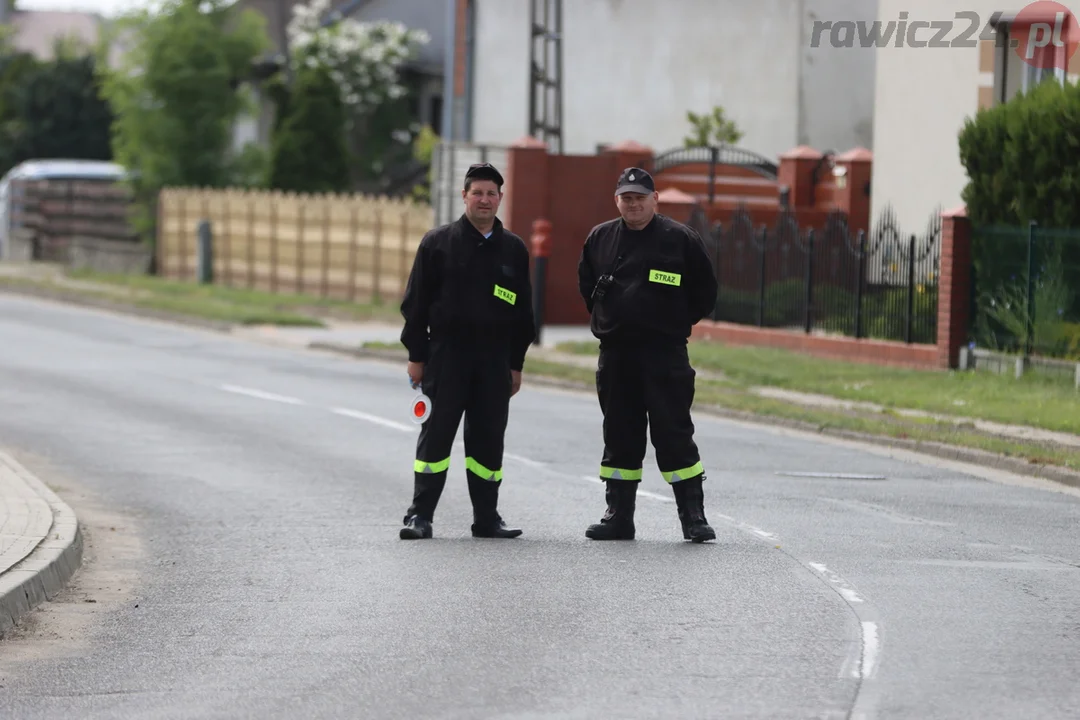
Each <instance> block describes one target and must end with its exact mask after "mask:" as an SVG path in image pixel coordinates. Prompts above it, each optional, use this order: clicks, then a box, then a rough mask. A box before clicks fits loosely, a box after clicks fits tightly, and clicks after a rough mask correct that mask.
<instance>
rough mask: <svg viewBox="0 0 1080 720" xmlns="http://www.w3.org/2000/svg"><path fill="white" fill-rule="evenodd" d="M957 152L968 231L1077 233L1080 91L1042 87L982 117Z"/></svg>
mask: <svg viewBox="0 0 1080 720" xmlns="http://www.w3.org/2000/svg"><path fill="white" fill-rule="evenodd" d="M959 146H960V161H961V163H962V164H963V166H964V168H965V169H966V170H967V175H968V183H967V186H966V187H965V188H964V190H963V193H962V197H963V200H964V202H965V204H966V205H967V212H968V217H970V218H971V221H972V223H973V224H975V225H976V226H981V225H1008V226H1024V225H1027V223H1028V222H1029V221H1030V220H1035V221H1036V222H1038V224H1039V225H1040V226H1042V227H1056V228H1068V227H1080V202H1077V198H1078V197H1080V87H1077V86H1076V85H1074V84H1071V83H1066V84H1065V85H1061V84H1060V83H1058V82H1051V81H1047V82H1043V83H1041V84H1040V85H1038V86H1037V87H1035V88H1034V89H1032V90H1030V91H1029V92H1027V93H1026V94H1022V95H1018V96H1016V97H1015V98H1013V99H1012V100H1010V101H1009V102H1007V103H1004V104H1001V105H998V106H995V107H992V108H988V109H984V110H980V111H979V112H978V113H977V114H976V115H975V117H973V118H970V119H968V120H967V122H966V123H965V124H964V127H963V129H962V130H961V132H960V135H959Z"/></svg>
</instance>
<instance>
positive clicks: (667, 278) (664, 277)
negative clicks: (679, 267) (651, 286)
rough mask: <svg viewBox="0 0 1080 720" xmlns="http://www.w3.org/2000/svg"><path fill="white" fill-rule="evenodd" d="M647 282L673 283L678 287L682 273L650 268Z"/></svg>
mask: <svg viewBox="0 0 1080 720" xmlns="http://www.w3.org/2000/svg"><path fill="white" fill-rule="evenodd" d="M649 282H654V283H660V284H661V285H674V286H675V287H678V286H679V285H681V284H682V275H678V274H676V273H669V272H663V271H661V270H652V271H650V272H649Z"/></svg>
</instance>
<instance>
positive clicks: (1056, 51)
mask: <svg viewBox="0 0 1080 720" xmlns="http://www.w3.org/2000/svg"><path fill="white" fill-rule="evenodd" d="M1009 35H1010V36H1011V37H1010V40H1011V41H1012V42H1011V43H1010V44H1015V46H1016V54H1017V55H1019V56H1020V59H1021V60H1023V61H1024V62H1026V63H1027V64H1028V65H1031V66H1033V67H1037V68H1039V69H1041V70H1052V69H1055V68H1061V69H1062V70H1063V71H1064V70H1065V69H1066V68H1067V67H1068V65H1069V59H1070V58H1072V56H1073V54H1074V53H1075V52H1076V48H1077V47H1078V46H1080V28H1077V25H1076V17H1075V16H1074V15H1073V14H1072V12H1071V11H1070V10H1069V8H1067V7H1065V6H1064V5H1062V4H1061V3H1059V2H1053V1H1052V0H1038V1H1037V2H1033V3H1030V4H1028V5H1025V6H1024V8H1023V9H1022V10H1020V12H1018V13H1016V17H1015V18H1014V19H1013V22H1012V25H1011V28H1010V30H1009Z"/></svg>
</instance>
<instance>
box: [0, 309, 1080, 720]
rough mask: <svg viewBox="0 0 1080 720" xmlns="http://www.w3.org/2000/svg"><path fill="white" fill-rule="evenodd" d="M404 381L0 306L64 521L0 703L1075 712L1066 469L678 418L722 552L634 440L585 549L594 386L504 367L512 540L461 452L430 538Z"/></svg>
mask: <svg viewBox="0 0 1080 720" xmlns="http://www.w3.org/2000/svg"><path fill="white" fill-rule="evenodd" d="M412 394H413V393H412V391H411V390H410V389H409V388H408V384H407V381H406V376H405V371H404V368H403V367H397V366H395V365H390V364H385V363H377V362H361V361H357V360H354V359H348V358H341V357H335V356H330V355H323V354H317V353H311V352H304V351H298V350H291V349H287V348H281V347H269V346H264V345H259V344H255V343H251V342H247V341H241V340H237V339H233V338H229V337H227V336H223V335H218V334H213V333H209V332H201V331H197V330H190V329H181V328H176V327H172V326H167V325H158V324H152V323H149V322H143V321H139V320H134V319H128V318H121V317H116V316H110V315H107V314H102V313H95V312H90V311H83V310H79V309H75V308H70V307H66V306H60V305H53V304H48V303H44V302H38V301H30V300H25V299H18V298H14V297H11V296H5V295H0V444H2V445H4V446H5V447H7V448H8V449H10V450H11V451H12V452H13V454H14V455H15V456H16V457H17V458H18V459H19V460H20V461H21V462H22V463H23V464H25V465H26V466H27V467H29V468H30V469H31V470H32V471H34V472H36V473H37V474H38V475H39V476H40V477H41V478H42V479H43V480H44V481H46V482H47V483H49V484H50V485H51V486H53V487H54V488H55V489H56V490H57V491H58V492H59V493H60V494H61V496H62V497H64V498H65V500H66V501H67V502H68V503H69V504H71V506H72V507H73V508H74V510H75V511H76V513H78V514H79V515H80V518H81V519H82V520H83V522H84V523H85V524H86V525H87V538H88V552H87V560H86V563H85V566H84V567H83V569H82V570H80V572H79V573H78V574H77V575H76V578H75V581H74V583H73V585H72V587H71V589H70V591H69V592H68V593H67V594H66V595H65V597H64V598H62V599H61V600H60V601H58V602H54V603H50V604H49V606H48V607H47V608H46V609H45V610H44V611H42V612H40V613H37V614H36V617H35V619H34V620H33V621H32V622H31V623H30V625H29V626H28V627H27V628H26V629H25V630H24V631H22V632H21V633H20V634H19V635H17V636H15V637H12V638H9V639H6V640H5V641H4V642H3V643H0V716H2V717H4V718H12V719H13V720H15V719H17V718H27V719H37V718H70V717H78V718H139V719H140V720H150V719H154V718H247V717H252V718H299V717H303V718H389V719H395V718H414V717H416V718H419V717H423V718H454V719H457V718H462V719H464V718H469V719H473V718H483V719H488V718H490V719H503V718H506V719H509V718H514V719H515V720H538V719H540V718H571V719H576V718H582V719H584V718H590V719H591V718H599V717H611V718H676V717H678V718H683V717H685V718H847V717H866V718H874V717H876V718H919V719H920V720H927V719H930V718H980V719H983V720H986V719H989V718H1018V717H1023V718H1026V719H1029V720H1030V719H1034V718H1067V717H1074V718H1075V717H1077V715H1078V713H1080V710H1078V708H1080V683H1077V681H1076V679H1077V674H1078V671H1080V498H1078V496H1077V493H1076V492H1075V491H1067V490H1064V489H1062V490H1060V491H1058V490H1055V489H1054V486H1052V485H1051V484H1050V483H1042V482H1035V481H1032V482H1031V483H1030V484H1025V483H1023V482H1019V481H1018V480H1013V479H1010V477H1009V476H1005V475H1003V474H1000V473H991V472H990V471H978V470H974V469H966V471H965V469H963V468H960V467H959V466H950V465H949V464H947V463H944V462H942V461H934V460H929V459H927V460H925V461H923V462H916V461H915V460H913V459H912V458H913V457H914V456H910V455H903V456H901V457H889V456H888V455H889V453H887V452H886V451H882V450H871V449H865V448H860V447H858V446H854V445H851V444H845V443H841V442H837V441H824V440H820V439H816V438H810V437H806V436H802V435H799V434H796V433H792V432H786V431H779V430H769V429H764V428H757V427H752V426H749V425H742V424H736V423H732V422H727V421H721V420H717V419H710V418H707V417H705V416H702V415H699V416H698V417H697V421H698V438H699V441H700V444H701V445H702V447H703V452H704V459H705V462H706V464H707V466H708V469H709V480H708V483H707V488H706V510H707V513H708V515H709V517H710V520H711V521H712V522H713V524H714V526H715V527H716V529H717V534H718V538H717V541H716V542H715V543H710V544H706V545H692V544H689V543H685V542H684V541H683V540H682V539H681V534H680V533H679V530H678V523H677V520H676V517H675V507H674V504H673V503H672V501H671V494H670V489H669V488H668V487H667V486H666V485H665V484H664V483H663V481H662V480H661V479H660V477H659V473H658V472H657V471H656V469H655V465H654V464H653V459H652V455H651V452H650V455H649V459H648V463H649V465H648V466H647V468H648V470H649V472H648V476H647V480H646V481H645V482H644V484H643V490H644V491H645V494H644V496H643V497H641V498H640V500H639V511H638V538H639V539H638V540H637V541H636V542H633V543H610V544H605V543H593V542H590V541H588V540H586V539H585V537H584V530H585V527H586V526H587V525H588V524H589V523H590V522H594V521H595V520H596V519H597V518H598V517H599V515H600V513H601V512H602V510H603V489H602V486H601V485H600V484H598V482H597V481H595V480H593V479H592V476H593V475H594V474H595V472H596V469H597V466H598V463H599V458H600V450H601V444H600V415H599V409H598V407H597V404H596V401H595V399H594V398H593V397H591V396H589V395H587V394H576V393H571V392H565V391H558V390H551V389H544V388H540V387H536V386H526V388H525V389H523V391H522V392H521V393H520V394H519V395H518V396H517V397H516V398H515V399H514V400H513V404H512V409H511V421H510V428H509V431H508V451H509V453H511V454H510V455H508V457H507V461H506V473H507V477H506V479H505V480H504V483H503V497H502V503H501V509H502V511H503V514H504V515H505V516H506V518H507V519H508V520H509V521H510V522H511V523H513V524H517V525H519V526H521V527H523V528H524V529H525V535H524V536H522V537H521V538H519V539H517V540H511V541H497V540H474V539H472V538H471V537H469V522H470V509H469V503H468V496H467V493H466V489H465V482H464V470H463V451H462V449H461V447H460V446H459V447H458V448H456V450H455V454H454V459H453V465H452V469H451V473H452V482H451V483H450V484H449V485H448V488H447V491H446V493H445V494H444V496H443V501H442V504H441V506H440V508H439V511H438V513H437V515H436V523H435V530H436V539H434V540H432V541H425V542H403V541H400V540H398V538H397V530H398V527H399V526H400V522H401V516H402V515H403V512H404V509H405V507H406V505H407V503H408V500H409V493H410V490H411V483H412V476H411V465H412V458H413V451H414V443H415V439H416V434H415V433H416V430H415V428H414V427H413V426H411V425H410V424H409V423H408V420H407V407H408V404H409V401H410V400H411V398H412ZM784 473H823V474H829V473H843V474H849V475H850V474H856V475H862V476H864V477H860V478H852V477H841V478H837V477H822V476H793V475H788V474H784ZM980 475H981V476H980ZM865 476H878V477H877V478H876V479H873V478H871V477H865ZM988 478H989V479H988Z"/></svg>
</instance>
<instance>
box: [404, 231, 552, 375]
mask: <svg viewBox="0 0 1080 720" xmlns="http://www.w3.org/2000/svg"><path fill="white" fill-rule="evenodd" d="M401 314H402V315H403V316H404V317H405V327H404V329H403V330H402V331H401V342H402V344H403V345H405V347H406V348H408V350H409V360H410V361H414V362H426V361H427V360H428V352H429V347H430V344H431V343H432V342H437V341H439V340H443V339H451V338H453V339H457V340H461V341H464V342H465V343H471V344H474V345H475V347H476V348H477V349H479V350H481V351H482V352H491V351H493V350H495V351H499V350H501V351H505V352H508V353H509V360H510V369H511V370H521V368H522V366H523V365H524V364H525V353H526V352H527V351H528V349H529V345H530V344H531V343H532V341H533V339H534V338H535V337H536V326H535V323H534V319H533V307H532V283H531V281H530V278H529V251H528V249H527V248H526V247H525V242H524V241H523V240H522V239H521V238H520V237H518V236H517V235H515V234H514V233H512V232H510V231H509V230H506V229H505V228H503V225H502V223H501V222H500V221H499V219H498V218H496V219H495V226H494V227H493V228H492V233H491V237H490V238H485V237H484V236H483V235H481V234H480V231H479V230H477V229H476V227H475V226H473V224H472V223H471V222H469V220H468V218H466V217H465V216H464V215H462V216H461V217H460V218H459V219H458V220H457V221H456V222H453V223H450V224H449V225H443V226H442V227H438V228H435V229H434V230H430V231H428V233H427V234H425V235H424V237H423V239H422V240H421V241H420V247H419V248H418V249H417V251H416V258H415V259H414V260H413V266H412V272H411V273H410V274H409V280H408V283H407V284H406V286H405V294H404V297H403V298H402V301H401Z"/></svg>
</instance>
